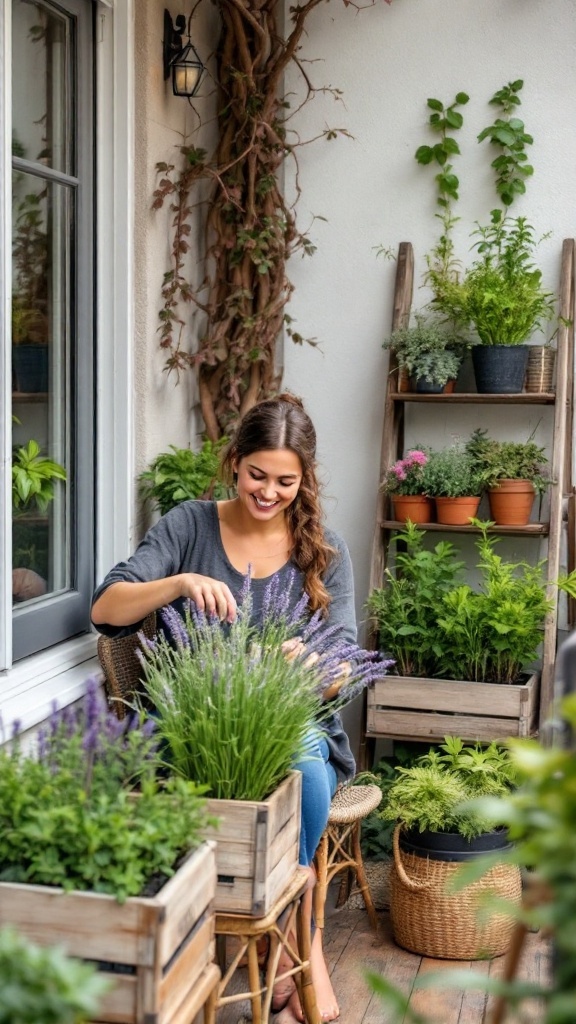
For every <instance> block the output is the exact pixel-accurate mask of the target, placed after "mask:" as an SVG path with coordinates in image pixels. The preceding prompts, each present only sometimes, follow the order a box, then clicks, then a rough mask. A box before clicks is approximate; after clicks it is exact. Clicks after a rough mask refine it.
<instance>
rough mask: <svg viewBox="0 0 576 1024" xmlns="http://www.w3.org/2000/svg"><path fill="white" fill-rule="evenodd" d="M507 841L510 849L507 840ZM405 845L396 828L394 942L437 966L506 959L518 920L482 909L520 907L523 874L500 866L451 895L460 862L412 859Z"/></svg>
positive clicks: (392, 894)
mask: <svg viewBox="0 0 576 1024" xmlns="http://www.w3.org/2000/svg"><path fill="white" fill-rule="evenodd" d="M483 838H484V837H482V836H481V837H479V839H480V840H482V839H483ZM502 838H503V842H504V843H505V836H503V837H502ZM402 843H403V840H402V836H401V834H400V828H399V827H397V828H396V830H395V832H394V865H393V868H392V873H391V879H390V915H391V920H392V931H393V935H394V941H395V942H397V943H398V945H399V946H402V947H403V948H404V949H408V950H410V952H412V953H418V954H419V955H420V956H427V957H432V958H433V959H438V960H481V959H490V958H492V957H495V956H501V955H502V954H503V953H505V952H506V950H507V948H508V945H509V943H510V939H511V936H512V931H513V928H514V920H513V918H512V917H509V916H506V915H505V914H503V913H502V912H501V911H499V912H497V913H491V912H489V911H485V912H484V913H483V912H482V908H483V905H484V901H485V900H486V899H487V898H488V897H490V896H496V897H498V898H500V899H505V900H507V901H509V902H511V903H513V904H518V903H519V902H520V897H521V891H522V889H521V879H520V870H519V868H518V867H517V866H515V865H512V864H497V865H495V866H494V867H493V868H491V869H490V871H488V872H487V873H486V874H485V875H484V876H483V877H482V878H480V879H478V880H477V881H476V882H473V883H472V884H471V885H468V886H466V887H465V888H464V889H461V890H459V891H458V892H450V891H448V890H449V886H450V883H451V881H452V879H453V877H454V875H455V874H456V872H457V871H458V870H459V868H460V867H461V862H458V861H451V860H436V859H434V854H431V855H429V856H422V855H419V854H415V853H411V852H408V851H407V850H406V849H402ZM471 845H472V847H473V845H474V840H472V844H471ZM482 852H486V848H484V851H482Z"/></svg>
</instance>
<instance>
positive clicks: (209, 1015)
mask: <svg viewBox="0 0 576 1024" xmlns="http://www.w3.org/2000/svg"><path fill="white" fill-rule="evenodd" d="M217 1002H218V985H215V986H214V988H213V989H212V991H211V993H210V995H209V996H208V999H207V1000H206V1002H205V1003H204V1010H203V1019H204V1024H215V1021H216V1005H217Z"/></svg>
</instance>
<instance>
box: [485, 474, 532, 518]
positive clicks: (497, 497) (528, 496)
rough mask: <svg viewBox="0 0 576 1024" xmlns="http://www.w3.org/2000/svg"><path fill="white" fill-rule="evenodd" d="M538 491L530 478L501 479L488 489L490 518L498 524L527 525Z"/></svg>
mask: <svg viewBox="0 0 576 1024" xmlns="http://www.w3.org/2000/svg"><path fill="white" fill-rule="evenodd" d="M535 495H536V491H535V490H534V484H532V483H530V481H529V480H501V481H500V483H499V484H498V487H491V488H490V489H489V491H488V499H489V501H490V518H491V519H493V520H494V522H495V523H496V524H497V525H498V526H526V524H527V523H529V522H530V515H531V512H532V506H533V504H534V497H535Z"/></svg>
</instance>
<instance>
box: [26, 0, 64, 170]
mask: <svg viewBox="0 0 576 1024" xmlns="http://www.w3.org/2000/svg"><path fill="white" fill-rule="evenodd" d="M12 19H13V20H12V24H13V29H12V58H13V65H12V66H13V82H12V90H13V101H12V102H13V132H12V152H13V155H14V156H17V157H22V158H23V159H25V160H31V161H35V162H38V163H43V164H46V165H47V166H49V167H52V168H54V169H56V170H58V171H64V172H66V173H71V172H72V170H73V168H72V166H71V141H72V140H71V136H70V133H69V124H68V122H69V108H70V103H69V99H70V97H69V93H70V88H69V75H68V68H69V63H70V46H71V41H70V34H69V25H70V19H69V18H66V17H64V16H63V15H60V14H59V13H58V12H56V11H55V10H54V9H53V8H48V7H47V6H46V5H44V4H41V3H30V0H16V2H15V3H14V4H13V7H12Z"/></svg>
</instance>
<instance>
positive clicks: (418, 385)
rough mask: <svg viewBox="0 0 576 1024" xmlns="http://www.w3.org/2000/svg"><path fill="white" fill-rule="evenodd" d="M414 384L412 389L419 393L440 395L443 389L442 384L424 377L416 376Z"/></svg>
mask: <svg viewBox="0 0 576 1024" xmlns="http://www.w3.org/2000/svg"><path fill="white" fill-rule="evenodd" d="M414 384H415V388H414V390H415V391H418V392H420V394H428V395H440V394H442V392H443V390H444V385H443V384H436V383H434V382H433V381H430V380H426V377H416V379H415V381H414Z"/></svg>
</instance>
